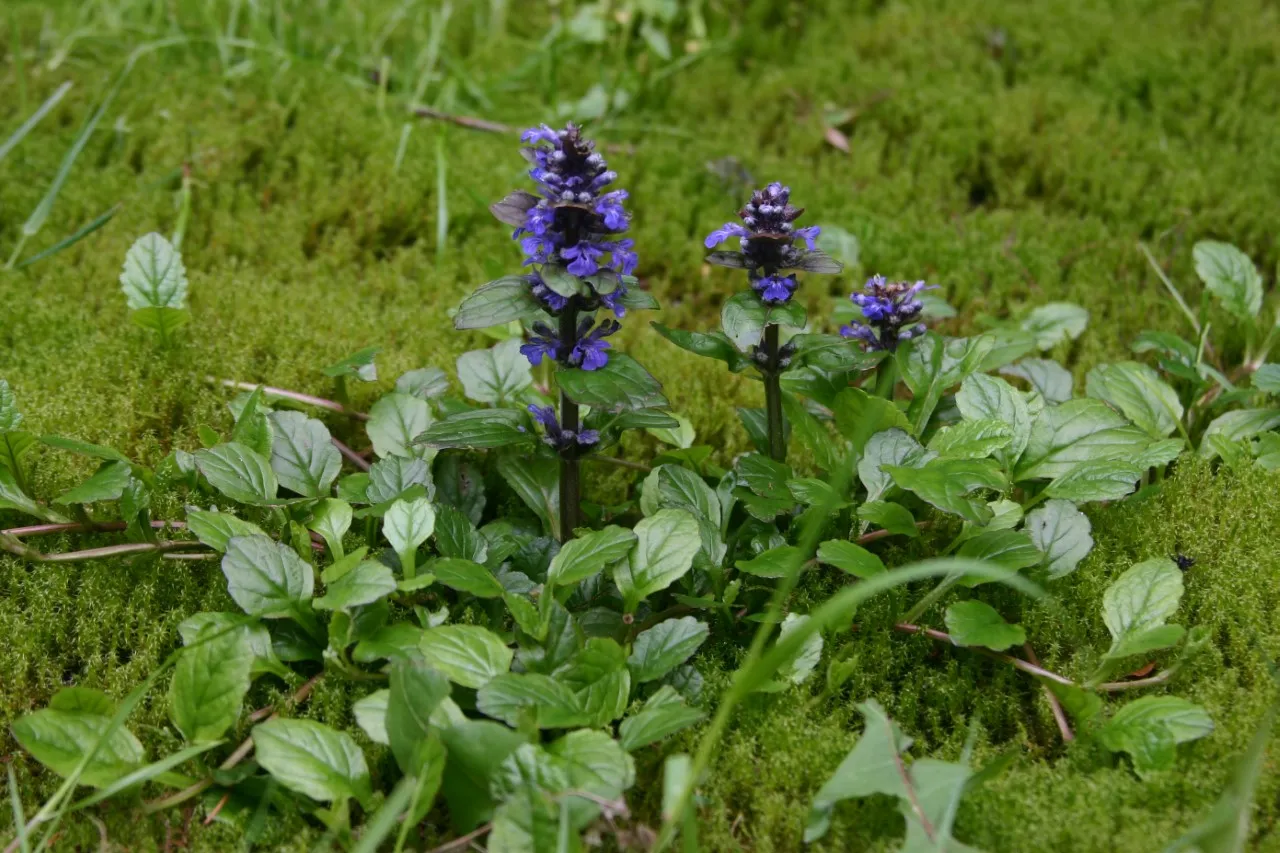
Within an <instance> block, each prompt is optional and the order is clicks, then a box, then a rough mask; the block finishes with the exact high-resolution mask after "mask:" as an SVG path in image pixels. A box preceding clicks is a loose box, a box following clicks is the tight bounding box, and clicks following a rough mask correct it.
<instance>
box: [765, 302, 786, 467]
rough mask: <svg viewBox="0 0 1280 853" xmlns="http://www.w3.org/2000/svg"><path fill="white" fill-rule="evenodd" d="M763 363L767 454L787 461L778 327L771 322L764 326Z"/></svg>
mask: <svg viewBox="0 0 1280 853" xmlns="http://www.w3.org/2000/svg"><path fill="white" fill-rule="evenodd" d="M764 354H765V364H764V369H763V370H762V371H761V373H762V374H763V376H764V409H765V418H766V419H767V421H768V426H769V455H770V456H771V457H773V459H774V460H775V461H777V462H786V461H787V437H786V435H785V434H784V433H783V423H782V383H781V376H780V373H779V370H780V368H779V366H778V327H777V326H776V325H774V324H772V323H770V324H769V325H768V326H765V328H764Z"/></svg>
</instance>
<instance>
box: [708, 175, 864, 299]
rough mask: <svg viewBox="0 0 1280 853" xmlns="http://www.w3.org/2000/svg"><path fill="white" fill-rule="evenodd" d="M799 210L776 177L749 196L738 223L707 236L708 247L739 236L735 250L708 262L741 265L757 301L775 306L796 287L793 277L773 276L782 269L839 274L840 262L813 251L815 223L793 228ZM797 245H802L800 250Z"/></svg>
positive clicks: (800, 210) (815, 237)
mask: <svg viewBox="0 0 1280 853" xmlns="http://www.w3.org/2000/svg"><path fill="white" fill-rule="evenodd" d="M803 213H804V208H802V207H795V206H794V205H792V204H791V188H790V187H787V186H784V185H782V184H780V183H778V182H777V181H775V182H774V183H771V184H769V185H768V186H767V187H765V188H764V189H762V190H756V191H755V192H754V193H752V194H751V200H750V201H749V202H747V204H746V205H745V206H744V207H743V208H742V210H740V211H738V216H739V217H740V218H741V219H742V224H741V225H739V224H738V223H736V222H728V223H725V224H724V225H723V226H721V227H719V228H717V229H716V230H714V231H712V232H711V233H710V234H708V235H707V239H706V241H705V244H706V247H707V248H708V249H713V248H715V247H716V246H718V245H720V244H721V243H723V242H725V241H726V240H728V239H730V238H731V237H738V238H740V240H741V246H742V251H741V252H714V253H713V254H712V255H711V257H710V258H708V260H710V261H711V262H712V263H718V264H721V265H723V266H731V267H743V268H745V269H746V270H747V274H748V275H749V276H750V278H751V286H752V287H753V288H754V289H755V290H756V292H757V293H759V294H760V299H761V301H763V302H765V303H768V304H770V305H780V304H783V303H785V302H789V301H790V300H791V296H792V294H793V293H795V290H796V279H795V276H786V275H778V274H777V273H778V272H779V271H782V270H807V271H809V272H839V271H840V265H839V264H838V263H836V262H835V261H833V260H832V259H831V258H829V257H827V255H826V254H825V253H823V252H821V251H819V250H818V249H817V244H816V240H817V239H818V234H819V233H821V230H822V229H820V228H819V227H818V226H817V225H810V226H808V227H805V228H796V227H795V221H796V220H797V219H799V218H800V216H801V214H803ZM797 243H803V244H804V246H803V248H801V247H800V246H798V245H797Z"/></svg>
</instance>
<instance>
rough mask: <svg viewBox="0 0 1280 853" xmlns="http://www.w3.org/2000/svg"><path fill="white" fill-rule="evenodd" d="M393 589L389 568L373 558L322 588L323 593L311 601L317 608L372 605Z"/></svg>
mask: <svg viewBox="0 0 1280 853" xmlns="http://www.w3.org/2000/svg"><path fill="white" fill-rule="evenodd" d="M395 591H396V579H395V576H394V575H393V574H391V569H389V568H387V567H386V566H384V565H383V564H382V563H379V562H378V561H376V560H364V561H363V562H361V563H359V564H358V565H357V566H356V567H355V568H353V569H351V570H350V571H348V572H346V573H344V574H343V575H342V576H341V577H339V578H338V579H337V580H335V581H334V582H333V583H331V584H328V585H327V586H326V587H325V590H324V595H323V596H321V597H320V598H317V599H316V600H315V601H313V602H312V603H311V606H312V607H314V608H315V609H316V610H350V609H351V608H353V607H359V606H361V605H364V604H373V603H374V602H375V601H380V600H381V599H383V598H386V597H387V596H388V595H390V594H391V593H393V592H395Z"/></svg>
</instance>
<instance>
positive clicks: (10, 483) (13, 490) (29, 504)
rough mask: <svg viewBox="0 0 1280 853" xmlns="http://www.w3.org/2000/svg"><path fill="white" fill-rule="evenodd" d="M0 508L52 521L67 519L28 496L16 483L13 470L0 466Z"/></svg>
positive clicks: (59, 521) (57, 521) (58, 521)
mask: <svg viewBox="0 0 1280 853" xmlns="http://www.w3.org/2000/svg"><path fill="white" fill-rule="evenodd" d="M0 509H12V510H17V511H18V512H24V513H26V514H27V515H34V516H35V517H37V518H43V519H45V520H46V521H52V522H54V523H61V522H65V521H67V518H66V516H64V515H62V514H60V513H57V512H54V511H53V510H51V509H49V508H47V507H44V506H41V505H40V504H38V503H36V502H35V501H34V500H32V499H31V498H30V497H28V495H27V493H26V492H24V491H22V488H21V487H20V486H19V485H18V481H17V480H16V479H15V478H14V474H13V472H12V471H10V470H9V469H8V468H5V467H0Z"/></svg>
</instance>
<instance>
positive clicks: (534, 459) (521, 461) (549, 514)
mask: <svg viewBox="0 0 1280 853" xmlns="http://www.w3.org/2000/svg"><path fill="white" fill-rule="evenodd" d="M498 473H499V474H501V475H502V478H503V479H504V480H506V481H507V485H509V486H510V487H511V488H512V490H513V491H515V493H516V494H517V495H519V496H520V500H522V501H524V503H525V506H527V507H529V509H531V510H533V513H534V515H536V516H538V518H540V519H542V523H543V524H544V525H546V528H547V530H549V531H550V532H551V535H552V536H553V537H555V538H557V539H559V538H560V463H559V462H558V461H557V460H556V459H551V458H548V457H545V456H516V455H514V454H507V455H504V456H503V457H502V458H501V459H499V460H498Z"/></svg>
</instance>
